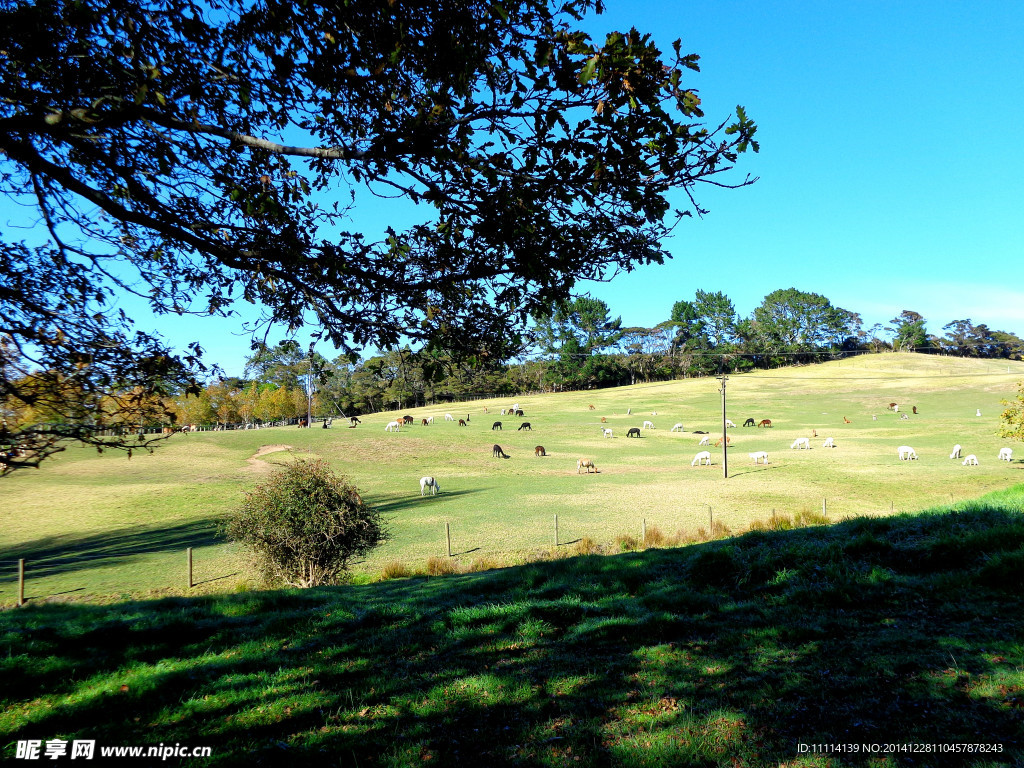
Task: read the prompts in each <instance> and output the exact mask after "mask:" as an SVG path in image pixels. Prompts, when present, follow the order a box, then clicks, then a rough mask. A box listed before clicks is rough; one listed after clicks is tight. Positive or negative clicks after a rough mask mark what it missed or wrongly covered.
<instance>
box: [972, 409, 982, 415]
mask: <svg viewBox="0 0 1024 768" xmlns="http://www.w3.org/2000/svg"><path fill="white" fill-rule="evenodd" d="M974 415H975V416H981V408H979V409H978V412H977V413H975V414H974Z"/></svg>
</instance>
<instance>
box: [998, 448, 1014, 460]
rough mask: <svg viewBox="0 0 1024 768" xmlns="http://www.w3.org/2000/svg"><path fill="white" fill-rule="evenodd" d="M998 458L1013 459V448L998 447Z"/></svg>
mask: <svg viewBox="0 0 1024 768" xmlns="http://www.w3.org/2000/svg"><path fill="white" fill-rule="evenodd" d="M999 460H1000V461H1013V448H1000V449H999Z"/></svg>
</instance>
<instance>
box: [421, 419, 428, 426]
mask: <svg viewBox="0 0 1024 768" xmlns="http://www.w3.org/2000/svg"><path fill="white" fill-rule="evenodd" d="M429 423H430V422H429V421H427V420H426V419H420V426H422V427H425V426H427V425H428V424H429Z"/></svg>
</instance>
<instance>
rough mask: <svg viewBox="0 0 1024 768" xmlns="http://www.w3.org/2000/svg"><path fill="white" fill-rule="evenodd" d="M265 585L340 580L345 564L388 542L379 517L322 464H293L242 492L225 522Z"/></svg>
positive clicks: (317, 583) (351, 488) (233, 538)
mask: <svg viewBox="0 0 1024 768" xmlns="http://www.w3.org/2000/svg"><path fill="white" fill-rule="evenodd" d="M225 531H226V533H227V535H228V538H229V539H231V540H232V541H237V542H240V543H242V544H244V545H246V546H247V547H249V548H250V549H251V550H252V562H253V564H254V565H255V566H256V568H257V569H258V570H259V572H260V574H261V575H262V576H263V578H264V579H265V580H266V581H267V582H268V583H271V584H281V583H284V584H287V585H288V586H293V587H303V588H305V587H316V586H320V585H323V584H335V583H338V582H339V581H341V580H343V579H344V577H345V575H346V571H347V570H348V567H349V564H350V563H351V562H352V561H353V560H354V559H355V558H358V557H362V556H364V555H365V554H366V553H367V552H369V551H370V550H371V549H373V548H374V547H376V546H378V545H379V544H382V543H383V542H384V541H386V540H387V539H388V531H387V529H386V527H385V525H384V522H383V520H382V519H381V516H380V512H379V511H378V510H377V509H375V508H374V507H371V506H369V505H367V504H366V503H364V502H363V500H362V498H361V497H360V496H359V493H358V492H357V491H356V489H355V487H354V486H352V485H349V483H348V482H346V481H345V479H344V478H341V477H339V476H337V475H335V474H334V473H333V472H332V471H331V470H330V468H329V467H328V466H327V463H326V462H324V461H322V460H319V459H312V460H304V459H300V460H298V461H295V462H293V463H291V464H288V465H286V466H284V467H283V468H282V469H281V470H280V471H279V472H277V473H276V474H275V475H274V476H273V477H271V478H270V479H269V480H267V481H266V482H264V483H260V484H259V485H257V486H256V489H255V490H254V491H252V492H251V493H247V494H246V496H245V501H244V502H243V503H242V505H241V507H239V508H238V509H237V510H236V511H235V512H234V513H233V514H232V515H231V517H230V518H229V519H228V520H227V522H226V524H225Z"/></svg>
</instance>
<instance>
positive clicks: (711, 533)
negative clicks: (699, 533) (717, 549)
mask: <svg viewBox="0 0 1024 768" xmlns="http://www.w3.org/2000/svg"><path fill="white" fill-rule="evenodd" d="M708 538H709V539H713V538H715V515H714V513H713V512H712V511H711V505H710V504H708Z"/></svg>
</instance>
